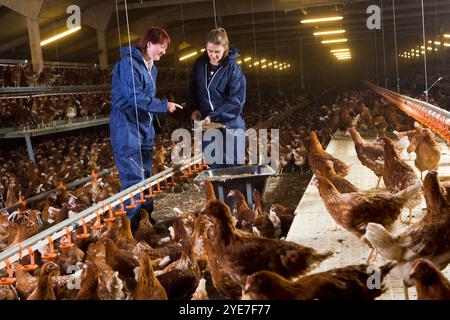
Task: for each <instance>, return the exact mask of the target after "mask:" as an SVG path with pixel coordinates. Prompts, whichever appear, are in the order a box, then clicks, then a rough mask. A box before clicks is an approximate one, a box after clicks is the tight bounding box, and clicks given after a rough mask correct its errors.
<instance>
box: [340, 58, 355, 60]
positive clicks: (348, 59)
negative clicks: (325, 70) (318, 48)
mask: <svg viewBox="0 0 450 320" xmlns="http://www.w3.org/2000/svg"><path fill="white" fill-rule="evenodd" d="M351 58H352V57H341V58H338V60H350V59H351Z"/></svg>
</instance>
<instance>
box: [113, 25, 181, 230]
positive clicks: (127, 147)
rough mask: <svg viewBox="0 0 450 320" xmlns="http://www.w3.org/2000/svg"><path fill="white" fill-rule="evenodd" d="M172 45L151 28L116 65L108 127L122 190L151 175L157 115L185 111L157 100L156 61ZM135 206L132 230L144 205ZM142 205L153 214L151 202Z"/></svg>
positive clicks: (131, 214)
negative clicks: (137, 44)
mask: <svg viewBox="0 0 450 320" xmlns="http://www.w3.org/2000/svg"><path fill="white" fill-rule="evenodd" d="M169 44H170V37H169V35H168V34H167V32H166V31H165V30H163V29H161V28H150V29H148V30H147V31H146V32H145V33H144V34H143V35H142V37H141V40H140V43H139V46H130V47H123V48H121V49H120V50H121V55H122V58H121V59H120V60H119V62H117V63H116V65H115V66H114V70H113V77H112V93H111V94H112V110H111V116H110V121H109V125H110V135H111V145H112V149H113V152H114V157H115V162H116V167H117V169H118V170H119V179H120V182H121V190H124V189H127V188H128V187H130V186H132V185H134V184H136V183H138V182H140V181H142V180H145V179H147V178H149V177H150V176H151V175H152V161H153V139H154V137H155V128H154V125H157V124H155V121H157V120H155V117H156V115H157V114H158V113H166V112H167V111H169V112H171V113H172V112H174V111H175V110H176V109H177V108H182V107H181V106H180V105H178V104H176V103H173V102H168V101H167V100H165V99H164V100H160V99H158V98H156V97H155V94H156V76H157V72H158V71H157V69H156V67H155V65H154V64H153V62H154V61H158V60H159V59H160V58H161V57H162V56H163V55H164V54H165V53H166V49H167V46H168V45H169ZM129 202H130V200H128V201H127V202H126V203H125V205H127V204H128V203H129ZM136 205H137V207H136V208H135V209H132V210H129V211H128V212H127V215H128V217H129V218H130V220H131V227H132V230H133V231H134V230H136V228H137V226H138V223H139V218H140V215H139V210H140V207H141V204H136ZM143 206H144V208H146V209H147V211H148V212H149V213H151V212H152V211H153V202H152V199H149V200H147V201H146V202H145V203H144V204H143Z"/></svg>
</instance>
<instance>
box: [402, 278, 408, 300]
mask: <svg viewBox="0 0 450 320" xmlns="http://www.w3.org/2000/svg"><path fill="white" fill-rule="evenodd" d="M403 292H404V294H405V300H409V293H408V286H407V285H406V283H405V282H404V281H403Z"/></svg>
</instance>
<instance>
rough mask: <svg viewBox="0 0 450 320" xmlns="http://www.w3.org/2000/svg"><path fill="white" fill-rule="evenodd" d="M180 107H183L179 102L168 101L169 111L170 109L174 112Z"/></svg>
mask: <svg viewBox="0 0 450 320" xmlns="http://www.w3.org/2000/svg"><path fill="white" fill-rule="evenodd" d="M177 108H178V109H183V107H182V106H180V105H179V104H177V103H175V102H167V111H169V112H170V113H173V112H174V111H175V110H177Z"/></svg>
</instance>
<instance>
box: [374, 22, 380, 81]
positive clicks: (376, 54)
mask: <svg viewBox="0 0 450 320" xmlns="http://www.w3.org/2000/svg"><path fill="white" fill-rule="evenodd" d="M373 38H374V45H373V46H374V53H375V74H376V78H377V86H379V85H380V77H379V75H378V43H377V29H374V31H373Z"/></svg>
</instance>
